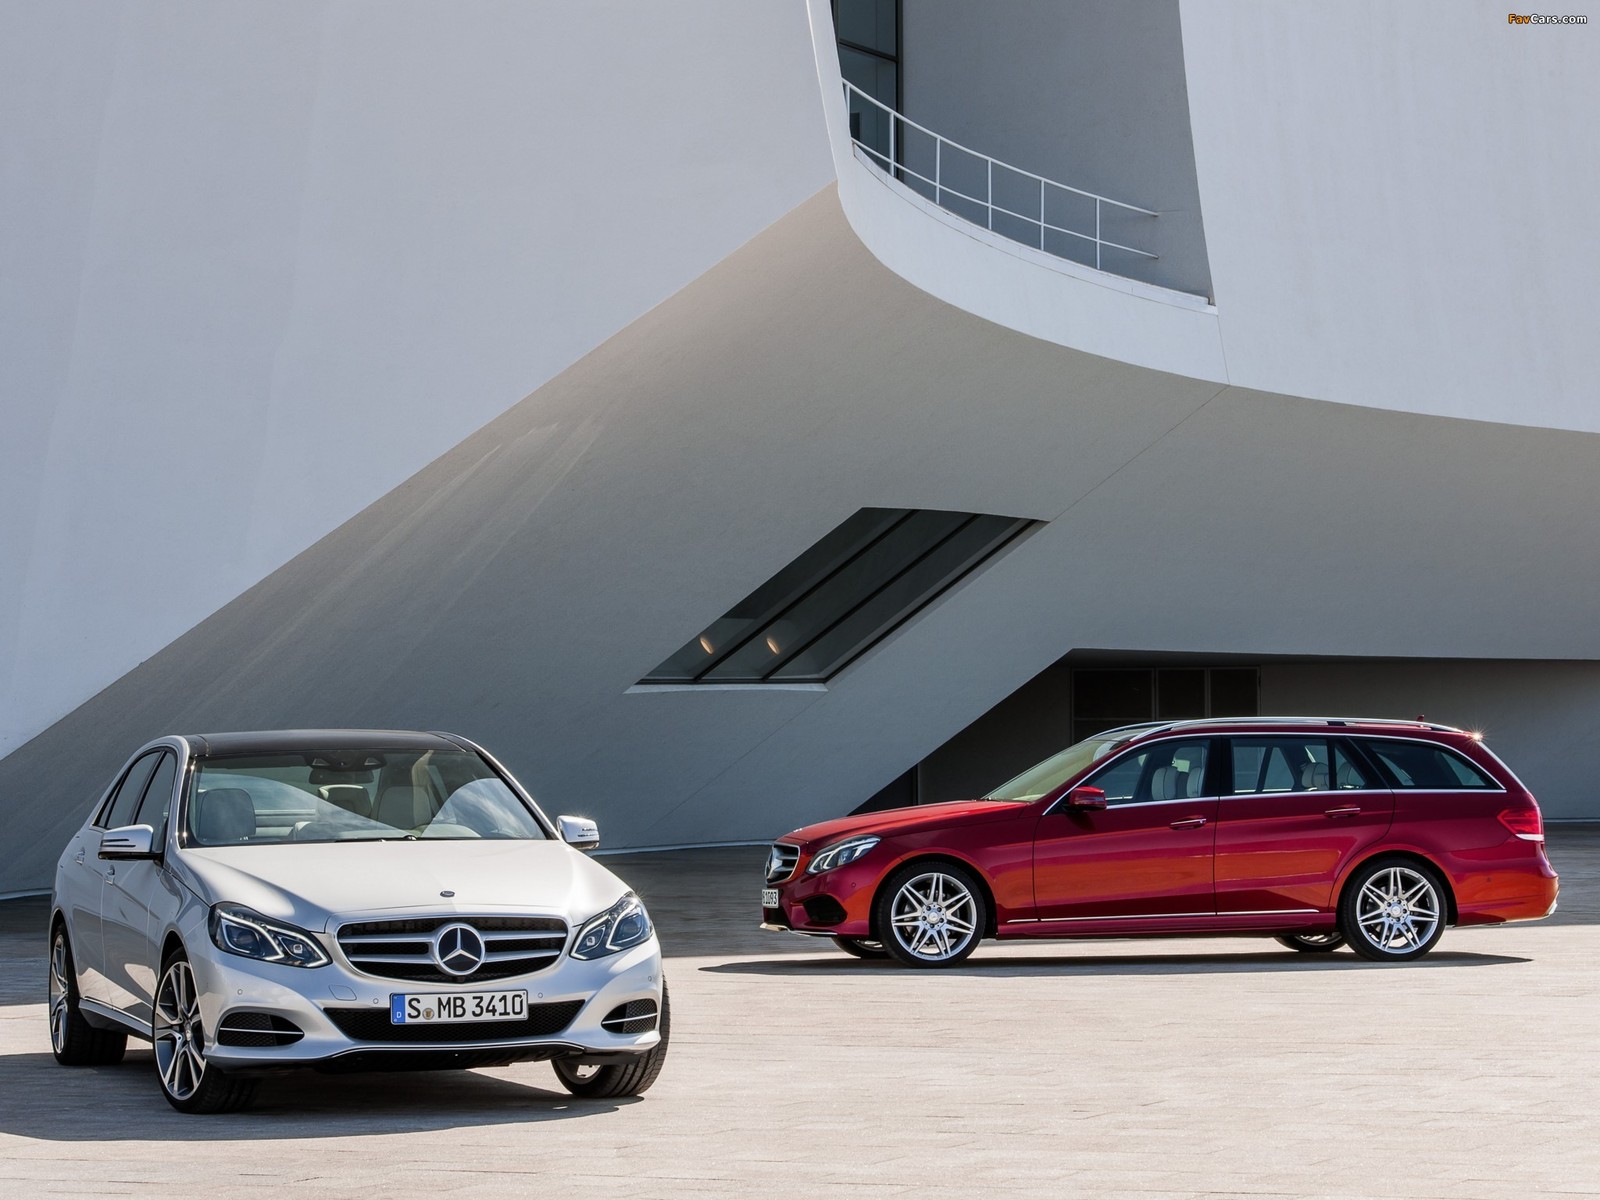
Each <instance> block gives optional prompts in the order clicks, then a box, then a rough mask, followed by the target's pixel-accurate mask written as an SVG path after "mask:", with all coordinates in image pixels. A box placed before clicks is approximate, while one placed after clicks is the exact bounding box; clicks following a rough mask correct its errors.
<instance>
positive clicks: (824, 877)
mask: <svg viewBox="0 0 1600 1200" xmlns="http://www.w3.org/2000/svg"><path fill="white" fill-rule="evenodd" d="M809 858H810V855H809V854H807V853H804V852H802V853H801V855H800V860H799V862H798V863H797V864H796V866H795V870H794V874H792V875H791V876H790V877H789V878H787V879H785V880H782V881H781V882H778V883H766V884H763V887H768V888H776V889H777V892H778V904H777V906H776V907H768V906H766V905H763V906H762V909H761V925H762V928H764V929H778V930H787V931H789V932H792V933H804V934H810V935H811V936H814V937H851V938H870V937H871V936H872V897H873V894H874V893H875V891H876V890H877V886H878V879H879V876H880V872H881V864H879V863H878V862H876V861H874V856H873V855H871V854H867V855H865V856H863V857H862V858H861V859H858V860H857V861H856V862H853V863H849V864H847V865H845V866H842V867H836V868H835V869H834V870H832V871H824V872H823V873H822V874H820V875H807V874H806V870H805V868H806V863H807V861H808V860H809Z"/></svg>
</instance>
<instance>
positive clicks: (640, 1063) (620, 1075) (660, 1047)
mask: <svg viewBox="0 0 1600 1200" xmlns="http://www.w3.org/2000/svg"><path fill="white" fill-rule="evenodd" d="M658 1028H659V1029H660V1031H661V1040H660V1041H659V1042H657V1043H656V1044H655V1046H654V1047H653V1048H652V1049H650V1050H647V1051H645V1052H644V1053H643V1054H641V1055H639V1056H638V1057H636V1058H633V1059H631V1060H629V1061H628V1062H620V1063H606V1064H605V1065H604V1066H591V1067H583V1066H578V1065H577V1064H575V1063H571V1062H568V1061H567V1060H566V1059H561V1058H555V1059H551V1060H550V1065H551V1066H552V1067H554V1068H555V1071H556V1078H557V1079H559V1080H560V1081H561V1086H562V1087H564V1088H566V1089H567V1091H569V1092H571V1093H572V1094H573V1095H574V1096H578V1097H580V1098H582V1099H584V1100H617V1099H620V1098H622V1097H624V1096H638V1095H641V1094H642V1093H644V1092H647V1091H649V1090H650V1085H651V1084H652V1083H654V1082H655V1081H656V1076H658V1075H660V1074H661V1064H663V1063H664V1062H666V1061H667V1042H668V1041H669V1040H670V1039H671V1036H672V1000H671V998H670V997H669V996H668V995H667V985H666V981H665V980H663V981H662V983H661V1024H660V1026H658Z"/></svg>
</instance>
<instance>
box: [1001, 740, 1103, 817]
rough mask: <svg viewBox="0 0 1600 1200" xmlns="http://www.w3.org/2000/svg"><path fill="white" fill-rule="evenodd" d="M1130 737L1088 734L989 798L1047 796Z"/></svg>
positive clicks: (1005, 798)
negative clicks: (1092, 735) (1088, 736)
mask: <svg viewBox="0 0 1600 1200" xmlns="http://www.w3.org/2000/svg"><path fill="white" fill-rule="evenodd" d="M1127 740H1128V735H1126V734H1123V735H1122V736H1120V737H1098V738H1087V739H1085V740H1084V741H1081V742H1078V743H1077V744H1076V745H1073V746H1068V747H1067V748H1066V749H1065V750H1063V751H1061V753H1059V754H1052V755H1051V756H1050V757H1049V758H1047V759H1045V760H1044V761H1043V762H1042V763H1039V764H1037V765H1036V766H1032V767H1029V768H1028V769H1027V770H1026V771H1024V772H1023V773H1022V774H1021V775H1018V776H1017V777H1016V778H1015V779H1012V780H1010V781H1008V782H1006V783H1003V784H1001V785H1000V786H999V787H998V788H996V789H995V790H994V791H992V792H990V793H989V795H988V796H987V797H986V799H989V800H1021V801H1023V802H1024V803H1026V802H1029V801H1033V800H1037V799H1038V798H1039V797H1040V796H1047V795H1049V794H1050V793H1051V792H1053V791H1055V790H1056V789H1057V788H1058V787H1060V786H1061V785H1062V784H1063V783H1065V782H1066V781H1067V780H1069V779H1071V778H1072V777H1073V776H1074V775H1077V774H1078V773H1079V772H1081V771H1083V770H1084V769H1085V768H1086V767H1088V766H1089V765H1090V764H1091V763H1095V762H1099V761H1100V759H1102V758H1104V757H1105V756H1106V755H1107V754H1109V753H1110V752H1111V751H1112V750H1113V749H1114V748H1116V747H1117V746H1120V745H1122V744H1123V743H1124V742H1126V741H1127Z"/></svg>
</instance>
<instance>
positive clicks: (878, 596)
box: [641, 508, 1034, 684]
mask: <svg viewBox="0 0 1600 1200" xmlns="http://www.w3.org/2000/svg"><path fill="white" fill-rule="evenodd" d="M1033 524H1034V522H1033V521H1030V520H1026V519H1022V518H1018V517H995V516H988V515H985V514H983V513H964V512H942V511H938V510H935V509H915V508H863V509H862V510H861V511H860V512H858V513H856V514H855V516H853V517H850V518H849V519H848V520H846V521H845V522H844V523H843V524H841V525H839V526H838V527H837V528H835V529H834V530H833V531H832V532H831V533H829V534H827V535H826V536H825V537H823V538H822V540H821V541H819V542H817V543H816V544H815V545H813V546H812V547H811V548H810V549H809V550H807V551H806V552H805V553H804V554H802V555H800V557H799V558H797V559H795V560H794V561H793V562H791V563H790V564H789V565H788V566H786V567H784V568H783V570H781V571H779V572H778V573H777V574H776V575H774V576H773V577H772V578H771V579H769V580H767V582H766V583H764V584H762V585H761V586H760V587H758V588H757V589H756V590H755V591H753V592H751V593H750V594H749V595H748V596H746V597H745V598H744V599H743V600H741V601H739V603H738V604H735V605H734V606H733V608H731V609H730V610H729V611H728V612H727V614H726V615H724V616H722V617H719V618H718V619H717V620H715V621H713V622H712V623H711V624H710V625H709V626H707V627H706V629H705V630H704V631H703V632H702V633H700V634H699V635H698V636H697V637H694V638H691V639H690V640H689V641H688V642H687V643H686V644H685V645H684V646H683V648H682V649H680V650H679V651H678V652H677V653H676V654H674V655H673V656H672V657H671V658H669V659H667V661H666V662H664V663H662V664H661V665H660V666H659V667H657V668H656V669H655V670H654V671H651V672H650V674H648V675H646V676H645V677H644V679H643V680H642V681H641V682H643V683H679V684H681V683H820V682H821V681H823V680H825V679H827V678H829V677H830V676H832V675H834V674H836V673H837V672H839V671H840V670H842V669H843V668H844V667H845V666H846V665H847V664H849V663H850V662H851V661H852V660H853V659H855V658H857V657H859V656H860V655H861V654H863V653H864V652H865V651H867V650H868V649H870V648H871V647H872V646H873V645H874V644H876V643H877V642H879V641H881V640H882V639H883V638H885V637H887V636H888V635H889V634H890V633H891V632H893V631H894V630H895V629H897V628H899V627H900V626H901V625H903V624H905V623H906V622H907V621H909V620H910V619H911V618H912V617H914V616H916V614H917V613H918V612H919V611H921V610H922V609H923V608H925V607H926V606H927V605H928V604H930V603H932V602H933V600H935V599H936V598H937V597H938V596H939V594H940V593H942V592H944V591H945V590H946V589H948V588H949V587H950V586H951V585H952V584H954V583H955V582H956V581H957V580H959V579H961V578H962V577H963V576H964V575H967V574H968V573H970V572H971V571H973V570H975V569H976V568H977V567H978V566H979V565H981V564H982V563H983V562H984V560H986V559H988V558H989V557H990V556H991V555H993V554H994V553H995V552H996V551H998V550H999V549H1000V548H1001V547H1002V546H1004V545H1005V544H1006V543H1007V542H1010V541H1011V540H1012V539H1013V538H1015V537H1016V536H1017V535H1018V534H1020V533H1022V532H1023V530H1025V529H1027V528H1029V527H1030V526H1031V525H1033Z"/></svg>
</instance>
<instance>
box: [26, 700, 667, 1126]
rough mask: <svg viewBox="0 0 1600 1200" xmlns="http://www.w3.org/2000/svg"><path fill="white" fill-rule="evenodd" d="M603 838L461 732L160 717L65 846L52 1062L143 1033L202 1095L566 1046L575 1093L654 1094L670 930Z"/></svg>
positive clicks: (121, 1044) (111, 1054) (111, 1052)
mask: <svg viewBox="0 0 1600 1200" xmlns="http://www.w3.org/2000/svg"><path fill="white" fill-rule="evenodd" d="M598 845H599V834H598V832H597V830H596V828H595V826H594V823H593V822H592V821H587V820H584V819H582V818H578V817H559V818H557V819H556V820H555V821H553V822H552V821H551V820H550V819H549V818H547V817H546V816H545V815H544V814H543V813H542V812H541V811H540V810H539V807H538V805H536V804H535V803H534V802H533V800H532V798H531V797H530V796H529V795H528V793H527V792H526V791H524V790H523V788H522V786H521V785H520V784H519V783H518V782H517V781H516V780H515V779H513V778H512V776H511V775H510V773H509V772H507V771H506V770H505V768H504V767H502V766H501V765H500V764H499V763H497V762H496V761H495V760H494V759H493V758H491V757H490V756H489V754H487V753H486V752H485V751H484V750H483V749H481V748H480V747H478V746H476V745H474V744H473V743H472V742H469V741H467V740H466V739H465V738H460V737H456V736H454V735H452V734H446V733H395V732H385V731H368V730H289V731H276V732H270V733H220V734H206V735H203V736H187V737H164V738H159V739H157V740H156V741H153V742H151V743H149V744H148V745H146V746H144V747H142V748H141V749H140V750H139V751H138V752H137V753H136V754H134V756H133V757H132V758H131V759H130V760H129V761H128V763H127V765H126V766H125V767H124V768H123V769H122V770H121V771H120V772H118V774H117V776H116V778H115V779H114V780H113V781H112V782H111V785H110V786H109V787H108V788H107V789H106V792H105V794H104V795H103V796H102V797H101V798H100V799H99V800H98V801H97V802H96V803H95V805H94V809H93V811H92V813H91V814H90V815H89V818H88V820H87V821H86V822H85V823H84V826H83V828H82V829H80V830H79V831H78V833H77V834H76V835H75V836H74V837H73V839H72V841H71V843H70V844H69V845H68V846H67V848H66V850H65V852H64V853H63V854H62V855H61V861H60V862H59V864H58V865H57V870H56V881H55V892H54V898H53V901H52V904H51V914H50V970H49V977H50V1010H49V1011H50V1042H51V1046H52V1048H53V1049H54V1051H55V1057H56V1061H57V1062H59V1063H61V1064H62V1065H64V1066H83V1065H95V1064H108V1063H115V1062H118V1061H119V1060H120V1059H121V1058H122V1056H123V1053H124V1051H125V1049H126V1047H127V1040H128V1037H129V1036H130V1035H131V1036H134V1037H138V1038H144V1039H148V1040H149V1041H150V1042H151V1043H153V1045H154V1048H155V1060H156V1068H157V1075H158V1077H159V1079H160V1083H161V1089H162V1092H163V1093H164V1094H165V1096H166V1098H167V1100H168V1101H169V1102H171V1104H172V1105H173V1106H174V1107H175V1108H178V1109H180V1110H182V1111H184V1112H196V1113H202V1112H224V1111H229V1110H234V1109H239V1108H242V1107H244V1106H245V1105H247V1104H249V1102H250V1101H251V1099H252V1098H253V1096H254V1093H255V1090H256V1085H257V1083H258V1081H259V1079H260V1077H261V1075H262V1074H263V1073H265V1072H270V1071H277V1070H284V1069H289V1068H297V1067H313V1068H316V1069H317V1070H322V1071H362V1070H385V1069H400V1070H417V1069H426V1068H452V1067H453V1068H470V1067H483V1066H500V1065H504V1064H506V1063H513V1062H519V1061H524V1060H528V1059H547V1060H549V1061H550V1063H551V1065H552V1066H553V1067H554V1068H555V1072H556V1075H557V1077H558V1078H559V1079H560V1081H561V1083H562V1084H563V1085H564V1086H565V1087H566V1088H567V1090H568V1091H570V1092H572V1093H573V1094H575V1095H578V1096H586V1097H617V1096H633V1095H638V1094H639V1093H640V1092H643V1091H644V1090H645V1089H646V1088H648V1087H649V1086H650V1085H651V1084H652V1083H654V1082H655V1079H656V1076H657V1075H658V1074H659V1073H660V1070H661V1064H662V1061H663V1060H664V1059H665V1057H666V1053H667V1037H668V1033H669V1030H670V1026H671V1014H670V1009H669V1007H668V1002H667V988H666V981H665V979H664V978H663V976H662V971H661V947H660V944H659V943H658V942H657V941H656V936H655V930H654V929H653V928H652V926H651V922H650V917H649V914H648V913H646V912H645V909H644V905H643V904H641V903H640V902H639V899H638V897H637V896H635V895H633V893H631V892H630V891H629V890H628V889H627V887H626V886H625V885H624V884H623V883H622V881H621V880H619V879H618V878H617V877H616V876H615V875H613V874H611V872H609V871H607V870H606V869H605V868H604V867H602V866H600V865H599V864H598V863H596V862H595V861H594V860H593V859H591V858H589V857H588V856H587V855H586V854H584V853H583V851H585V850H593V849H594V848H595V847H596V846H598Z"/></svg>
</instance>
